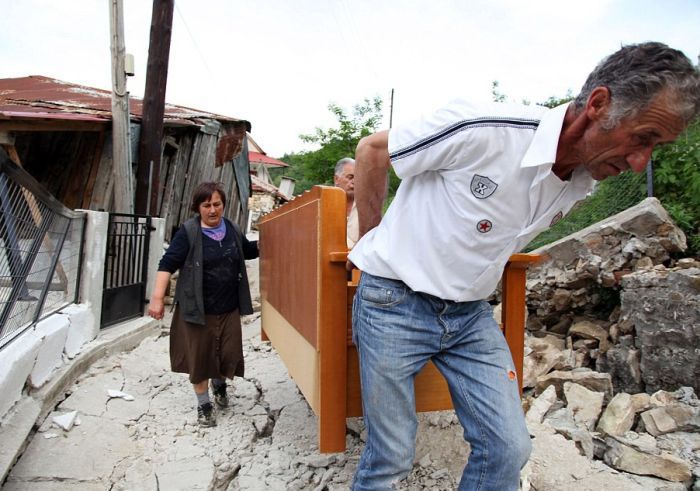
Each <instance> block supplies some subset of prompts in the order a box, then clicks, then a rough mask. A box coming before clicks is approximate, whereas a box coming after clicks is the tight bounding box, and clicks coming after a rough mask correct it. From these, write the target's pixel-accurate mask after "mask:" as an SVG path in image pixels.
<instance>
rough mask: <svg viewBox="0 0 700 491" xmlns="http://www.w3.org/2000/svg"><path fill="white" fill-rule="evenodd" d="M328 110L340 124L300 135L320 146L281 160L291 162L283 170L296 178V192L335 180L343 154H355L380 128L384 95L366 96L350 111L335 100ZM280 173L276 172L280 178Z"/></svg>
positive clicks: (352, 155)
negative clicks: (364, 139)
mask: <svg viewBox="0 0 700 491" xmlns="http://www.w3.org/2000/svg"><path fill="white" fill-rule="evenodd" d="M328 110H329V111H330V112H331V113H333V115H334V116H335V118H336V119H337V126H335V127H332V128H318V127H317V128H316V129H315V130H314V132H313V133H310V134H305V135H300V136H299V138H301V140H302V141H304V142H306V143H311V144H314V145H318V147H319V148H318V149H316V150H311V151H306V152H299V153H291V154H286V155H284V156H283V157H282V158H281V159H280V160H282V161H283V162H286V163H288V164H289V165H290V167H289V168H288V169H285V170H284V171H283V172H284V174H283V175H285V176H288V177H293V178H294V179H295V180H296V186H295V192H296V193H301V192H303V191H306V190H308V189H310V188H311V187H312V186H314V185H316V184H329V185H331V184H333V171H334V168H335V164H336V162H337V161H338V160H340V159H341V158H343V157H353V158H354V156H355V148H356V147H357V143H358V142H359V141H360V139H361V138H362V137H364V136H367V135H370V134H372V133H374V132H375V131H377V128H378V126H379V124H380V123H381V121H382V99H381V98H380V97H375V98H374V99H367V98H366V99H365V100H364V101H363V102H362V103H361V104H356V105H355V106H353V108H352V113H348V111H346V110H345V109H344V108H342V107H340V106H339V105H337V104H335V103H331V104H329V105H328ZM279 174H280V176H281V175H282V173H279ZM280 176H275V177H276V179H279V177H280Z"/></svg>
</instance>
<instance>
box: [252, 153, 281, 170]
mask: <svg viewBox="0 0 700 491" xmlns="http://www.w3.org/2000/svg"><path fill="white" fill-rule="evenodd" d="M248 160H249V161H250V163H251V164H265V165H267V166H269V167H289V164H287V163H286V162H282V161H281V160H277V159H273V158H272V157H268V156H267V155H264V154H262V153H258V152H248Z"/></svg>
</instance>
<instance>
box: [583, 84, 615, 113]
mask: <svg viewBox="0 0 700 491" xmlns="http://www.w3.org/2000/svg"><path fill="white" fill-rule="evenodd" d="M609 107H610V90H609V89H608V88H607V87H596V88H595V89H593V90H592V91H591V94H590V95H589V96H588V100H587V101H586V116H588V118H589V119H590V120H591V121H599V120H600V119H602V118H603V116H605V115H606V114H607V112H608V109H609Z"/></svg>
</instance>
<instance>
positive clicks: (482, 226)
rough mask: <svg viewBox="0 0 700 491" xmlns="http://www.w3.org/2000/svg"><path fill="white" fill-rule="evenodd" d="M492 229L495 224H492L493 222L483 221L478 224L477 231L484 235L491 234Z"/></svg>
mask: <svg viewBox="0 0 700 491" xmlns="http://www.w3.org/2000/svg"><path fill="white" fill-rule="evenodd" d="M492 228H493V223H491V220H481V221H480V222H479V223H477V224H476V229H477V230H478V231H479V232H480V233H482V234H485V233H486V232H490V231H491V229H492Z"/></svg>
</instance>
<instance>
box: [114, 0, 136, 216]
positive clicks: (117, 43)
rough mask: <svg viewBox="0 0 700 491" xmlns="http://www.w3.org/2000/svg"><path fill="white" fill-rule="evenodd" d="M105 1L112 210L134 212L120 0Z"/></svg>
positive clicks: (127, 96)
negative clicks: (109, 55)
mask: <svg viewBox="0 0 700 491" xmlns="http://www.w3.org/2000/svg"><path fill="white" fill-rule="evenodd" d="M108 1H109V27H110V49H111V52H112V174H113V179H114V187H113V190H114V191H113V192H114V206H113V208H114V211H116V212H119V213H133V212H134V186H133V181H132V170H131V151H130V148H131V145H130V142H129V123H130V118H129V93H128V92H127V91H126V71H125V69H124V68H125V65H124V58H125V55H126V49H125V47H124V16H123V5H122V0H108Z"/></svg>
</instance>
